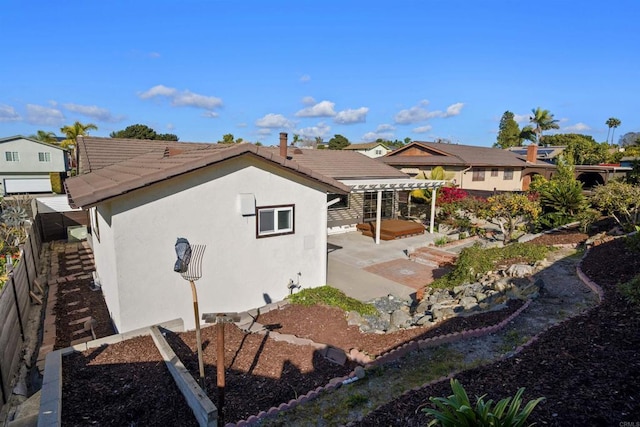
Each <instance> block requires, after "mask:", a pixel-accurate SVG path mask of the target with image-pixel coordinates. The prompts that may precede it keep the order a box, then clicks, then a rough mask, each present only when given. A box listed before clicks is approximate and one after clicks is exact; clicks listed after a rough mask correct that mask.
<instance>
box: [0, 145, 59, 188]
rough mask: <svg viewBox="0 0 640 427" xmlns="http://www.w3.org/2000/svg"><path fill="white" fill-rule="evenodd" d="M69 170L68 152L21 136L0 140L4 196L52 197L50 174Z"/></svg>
mask: <svg viewBox="0 0 640 427" xmlns="http://www.w3.org/2000/svg"><path fill="white" fill-rule="evenodd" d="M68 170H69V161H68V156H67V150H65V149H64V148H61V147H58V146H56V145H51V144H47V143H45V142H41V141H37V140H35V139H31V138H25V137H24V136H19V135H17V136H11V137H7V138H1V139H0V196H6V195H8V194H25V193H50V192H51V190H52V188H51V178H50V173H52V172H53V173H59V174H66V172H67V171H68Z"/></svg>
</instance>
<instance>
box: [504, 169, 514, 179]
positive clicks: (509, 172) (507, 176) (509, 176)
mask: <svg viewBox="0 0 640 427" xmlns="http://www.w3.org/2000/svg"><path fill="white" fill-rule="evenodd" d="M504 179H505V181H510V180H512V179H513V169H505V170H504Z"/></svg>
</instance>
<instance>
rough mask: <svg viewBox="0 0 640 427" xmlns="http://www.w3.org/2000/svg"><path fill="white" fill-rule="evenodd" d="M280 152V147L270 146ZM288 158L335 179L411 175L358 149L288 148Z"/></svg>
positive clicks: (274, 151)
mask: <svg viewBox="0 0 640 427" xmlns="http://www.w3.org/2000/svg"><path fill="white" fill-rule="evenodd" d="M269 150H271V151H272V152H273V153H278V151H279V149H278V148H269ZM287 158H291V159H292V160H293V161H295V162H296V163H298V164H300V165H302V166H305V167H308V168H309V169H311V170H314V171H316V172H318V173H320V174H322V175H325V176H328V177H331V178H334V179H341V180H343V179H367V178H374V179H376V178H408V177H409V176H408V175H407V174H405V173H403V172H400V171H399V170H397V169H396V168H393V167H391V166H389V165H386V164H384V163H380V162H378V161H377V160H374V159H372V158H370V157H367V156H365V155H364V154H362V153H358V152H357V151H344V150H304V149H299V148H292V147H288V148H287Z"/></svg>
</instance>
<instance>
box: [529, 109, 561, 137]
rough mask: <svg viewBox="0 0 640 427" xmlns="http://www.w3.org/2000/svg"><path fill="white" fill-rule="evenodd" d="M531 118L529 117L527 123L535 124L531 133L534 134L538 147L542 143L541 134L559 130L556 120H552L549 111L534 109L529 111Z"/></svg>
mask: <svg viewBox="0 0 640 427" xmlns="http://www.w3.org/2000/svg"><path fill="white" fill-rule="evenodd" d="M531 112H532V113H533V116H531V117H529V122H531V123H533V124H535V128H534V129H533V131H534V132H535V134H536V140H537V143H538V145H540V143H541V142H542V132H543V131H545V130H549V129H560V125H559V124H558V120H555V119H554V118H553V114H551V113H550V112H549V110H543V109H542V108H540V107H538V108H534V109H532V110H531Z"/></svg>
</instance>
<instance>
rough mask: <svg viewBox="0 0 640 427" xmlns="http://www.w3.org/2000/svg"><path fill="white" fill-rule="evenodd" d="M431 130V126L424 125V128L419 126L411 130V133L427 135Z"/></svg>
mask: <svg viewBox="0 0 640 427" xmlns="http://www.w3.org/2000/svg"><path fill="white" fill-rule="evenodd" d="M431 129H433V126H431V125H425V126H419V127H417V128H413V132H414V133H427V132H429V131H430V130H431Z"/></svg>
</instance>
